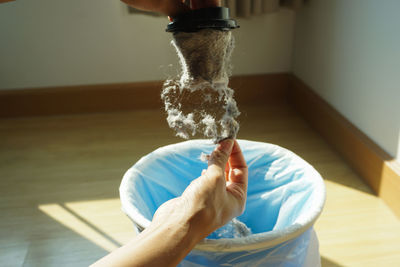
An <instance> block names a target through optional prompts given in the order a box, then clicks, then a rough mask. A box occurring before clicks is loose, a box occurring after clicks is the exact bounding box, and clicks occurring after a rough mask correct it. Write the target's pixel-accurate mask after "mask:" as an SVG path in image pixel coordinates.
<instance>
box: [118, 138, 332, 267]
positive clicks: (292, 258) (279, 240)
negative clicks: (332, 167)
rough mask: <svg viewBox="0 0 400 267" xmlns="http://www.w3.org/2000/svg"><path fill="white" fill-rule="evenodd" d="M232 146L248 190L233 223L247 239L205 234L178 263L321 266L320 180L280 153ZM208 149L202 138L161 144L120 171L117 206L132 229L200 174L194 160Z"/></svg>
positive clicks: (268, 147) (261, 146)
mask: <svg viewBox="0 0 400 267" xmlns="http://www.w3.org/2000/svg"><path fill="white" fill-rule="evenodd" d="M238 142H239V144H240V146H241V148H242V151H243V154H244V157H245V159H246V162H247V165H248V168H249V186H248V197H247V203H246V209H245V211H244V213H243V215H241V216H240V217H238V218H237V219H238V220H240V221H241V222H243V223H245V224H246V225H247V227H249V228H250V229H251V232H252V234H251V235H249V236H246V237H240V238H224V237H222V238H220V237H216V235H213V234H211V235H210V236H209V237H208V238H206V239H204V240H203V241H201V242H200V243H199V244H198V245H197V246H196V247H195V248H194V249H193V250H192V252H191V253H190V254H189V255H187V257H186V258H185V259H184V260H183V261H182V262H181V263H180V265H179V266H196V267H198V266H246V267H247V266H250V267H255V266H267V267H269V266H270V267H280V266H282V267H292V266H293V267H302V266H307V267H318V266H320V265H321V264H320V255H319V250H318V239H317V236H316V234H315V231H314V229H313V224H314V222H315V221H316V219H317V218H318V216H319V215H320V213H321V211H322V208H323V205H324V202H325V195H326V193H325V186H324V182H323V180H322V178H321V176H320V175H319V173H318V172H317V171H316V170H315V169H314V168H313V167H312V166H311V165H310V164H308V163H307V162H305V161H304V160H303V159H301V158H300V157H299V156H297V155H295V154H294V153H293V152H291V151H289V150H287V149H284V148H282V147H279V146H277V145H273V144H268V143H262V142H253V141H246V140H238ZM214 147H215V145H214V144H212V143H211V142H210V141H209V140H191V141H187V142H182V143H178V144H173V145H168V146H165V147H161V148H159V149H157V150H155V151H154V152H152V153H150V154H148V155H147V156H145V157H143V158H141V159H140V160H139V161H138V162H137V163H136V164H135V165H134V166H133V167H132V168H130V169H129V170H128V171H127V172H126V173H125V175H124V178H123V179H122V183H121V186H120V197H121V203H122V209H123V211H124V212H125V213H126V214H127V215H128V216H129V218H131V220H132V221H133V223H134V225H135V229H136V231H137V232H140V231H142V230H143V229H144V228H146V227H147V226H148V225H149V224H150V221H151V219H152V217H153V214H154V212H155V211H156V210H157V208H158V207H159V206H160V205H161V204H163V203H164V202H166V201H167V200H169V199H171V198H174V197H177V196H180V195H181V194H182V192H183V191H184V190H185V188H186V187H187V186H188V185H189V184H190V182H191V181H192V180H193V179H196V178H197V177H199V176H200V174H201V171H202V170H203V169H206V168H207V163H206V162H203V161H201V160H200V155H201V153H207V154H210V153H211V152H212V151H213V149H214ZM211 237H214V238H211Z"/></svg>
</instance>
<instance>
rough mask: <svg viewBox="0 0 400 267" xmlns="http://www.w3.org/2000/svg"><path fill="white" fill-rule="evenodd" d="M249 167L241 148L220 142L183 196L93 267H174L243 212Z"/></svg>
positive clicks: (226, 142) (163, 209) (228, 142)
mask: <svg viewBox="0 0 400 267" xmlns="http://www.w3.org/2000/svg"><path fill="white" fill-rule="evenodd" d="M246 195H247V166H246V162H245V160H244V158H243V154H242V152H241V150H240V147H239V144H238V143H237V142H236V141H233V140H225V141H223V142H221V143H220V144H219V145H218V146H217V147H216V149H215V150H214V152H213V153H212V154H211V157H210V160H209V166H208V168H207V170H204V171H203V173H202V175H201V176H200V177H199V178H197V179H196V180H194V181H193V182H192V183H191V184H190V185H189V186H188V187H187V188H186V190H185V191H184V192H183V194H182V196H180V197H178V198H174V199H171V200H170V201H167V202H166V203H164V204H163V205H161V206H160V207H159V208H158V210H157V211H156V213H155V215H154V217H153V220H152V222H151V224H150V226H149V227H148V228H147V229H146V230H144V231H143V232H142V233H140V234H139V235H138V236H137V237H136V238H134V239H133V240H132V241H131V242H129V243H128V244H126V245H125V246H123V247H121V248H119V249H117V250H116V251H113V252H112V253H110V254H109V255H107V256H106V257H104V258H103V259H101V260H99V261H98V262H96V263H95V264H94V265H93V266H96V267H99V266H135V267H136V266H176V265H177V264H179V262H180V261H182V259H183V258H184V257H185V256H186V255H187V254H188V253H189V252H190V251H191V250H192V249H193V248H194V246H195V245H196V244H197V243H198V242H199V241H200V240H202V239H203V238H205V237H206V236H207V235H209V234H210V233H212V232H213V231H215V230H216V229H218V228H219V227H221V226H223V225H225V224H226V223H227V222H228V221H229V220H231V219H232V218H234V217H237V216H239V215H240V214H242V212H243V210H244V206H245V203H246Z"/></svg>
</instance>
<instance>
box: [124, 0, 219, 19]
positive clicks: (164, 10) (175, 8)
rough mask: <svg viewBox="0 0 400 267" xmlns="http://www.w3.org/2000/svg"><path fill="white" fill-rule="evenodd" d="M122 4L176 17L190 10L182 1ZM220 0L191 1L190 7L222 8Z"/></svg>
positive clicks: (149, 0) (148, 0)
mask: <svg viewBox="0 0 400 267" xmlns="http://www.w3.org/2000/svg"><path fill="white" fill-rule="evenodd" d="M121 1H122V2H124V3H126V4H128V5H130V6H132V7H134V8H138V9H141V10H146V11H153V12H157V13H161V14H164V15H168V16H171V17H174V16H176V15H178V14H181V13H185V12H187V11H189V10H190V8H189V7H188V6H187V5H185V4H184V3H183V2H184V1H182V0H121ZM220 5H221V1H220V0H191V1H190V7H191V8H192V9H199V8H204V7H213V6H220Z"/></svg>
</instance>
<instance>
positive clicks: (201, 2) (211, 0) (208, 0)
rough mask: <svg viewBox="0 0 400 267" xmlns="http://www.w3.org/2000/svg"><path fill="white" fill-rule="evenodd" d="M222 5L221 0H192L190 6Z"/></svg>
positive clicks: (194, 7)
mask: <svg viewBox="0 0 400 267" xmlns="http://www.w3.org/2000/svg"><path fill="white" fill-rule="evenodd" d="M215 6H221V1H220V0H191V1H190V7H191V8H192V9H199V8H204V7H215Z"/></svg>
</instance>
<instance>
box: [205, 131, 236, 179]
mask: <svg viewBox="0 0 400 267" xmlns="http://www.w3.org/2000/svg"><path fill="white" fill-rule="evenodd" d="M232 148H233V139H225V140H223V141H221V142H220V143H219V144H218V145H217V147H216V148H215V150H214V151H213V152H212V153H211V156H210V160H209V161H208V170H210V171H216V172H217V173H218V175H224V171H225V166H226V163H227V162H228V159H229V156H230V155H231V152H232Z"/></svg>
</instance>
